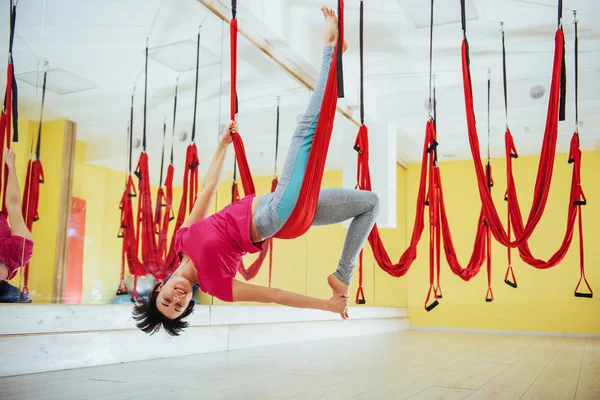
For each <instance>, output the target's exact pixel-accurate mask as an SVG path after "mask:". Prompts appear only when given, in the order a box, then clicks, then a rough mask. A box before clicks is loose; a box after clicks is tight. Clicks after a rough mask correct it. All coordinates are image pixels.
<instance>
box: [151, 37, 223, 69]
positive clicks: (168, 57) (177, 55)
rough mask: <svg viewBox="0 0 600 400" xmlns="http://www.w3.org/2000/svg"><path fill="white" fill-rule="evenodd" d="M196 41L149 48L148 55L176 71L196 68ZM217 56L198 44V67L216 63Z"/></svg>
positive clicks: (217, 60) (218, 60)
mask: <svg viewBox="0 0 600 400" xmlns="http://www.w3.org/2000/svg"><path fill="white" fill-rule="evenodd" d="M196 52H197V42H196V41H194V40H184V41H182V42H176V43H170V44H167V45H164V46H158V47H153V48H151V49H149V51H148V56H149V57H150V58H152V59H153V60H155V61H158V62H159V63H161V64H163V65H165V66H167V67H169V68H171V69H173V70H175V71H177V72H184V71H189V70H191V69H195V68H196ZM219 62H220V59H219V57H217V55H216V54H214V53H213V52H211V51H210V50H209V49H207V48H206V47H204V46H202V45H201V46H200V67H207V66H209V65H214V64H218V63H219Z"/></svg>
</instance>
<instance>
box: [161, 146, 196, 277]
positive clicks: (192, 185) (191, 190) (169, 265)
mask: <svg viewBox="0 0 600 400" xmlns="http://www.w3.org/2000/svg"><path fill="white" fill-rule="evenodd" d="M199 164H200V160H199V158H198V148H197V147H196V144H195V143H192V144H190V145H188V147H187V150H186V154H185V169H184V173H183V190H182V192H181V200H180V202H179V209H178V212H177V219H176V220H175V229H174V230H173V236H172V237H171V242H170V244H169V251H168V252H167V256H166V259H165V265H164V268H163V275H161V277H160V279H163V280H164V279H166V278H167V277H169V276H170V275H171V274H172V273H173V272H174V271H175V269H177V265H178V264H179V256H178V254H177V252H176V251H175V234H176V233H177V230H178V229H179V228H181V225H183V221H185V217H186V215H187V214H188V204H189V212H191V211H192V208H193V207H194V203H195V202H196V198H197V197H198V165H199ZM167 178H168V173H167ZM172 196H173V194H172V193H171V198H172ZM168 198H169V192H168V191H167V201H168Z"/></svg>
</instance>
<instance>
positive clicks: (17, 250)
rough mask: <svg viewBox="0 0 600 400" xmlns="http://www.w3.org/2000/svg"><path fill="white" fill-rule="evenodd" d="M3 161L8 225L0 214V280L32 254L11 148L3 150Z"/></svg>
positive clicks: (12, 273)
mask: <svg viewBox="0 0 600 400" xmlns="http://www.w3.org/2000/svg"><path fill="white" fill-rule="evenodd" d="M4 162H5V163H6V167H7V168H8V178H7V179H8V180H7V182H6V194H5V197H6V211H7V213H8V219H10V226H9V225H8V222H7V221H6V218H4V215H3V214H0V281H4V280H6V281H7V280H10V279H12V278H13V277H14V276H15V275H16V274H17V270H18V269H19V268H21V267H22V266H24V265H26V264H27V263H28V262H29V260H30V259H31V255H32V254H33V236H32V235H31V232H29V229H27V225H26V224H25V220H24V219H23V214H22V210H21V192H20V190H19V181H18V180H17V172H16V167H15V153H13V151H12V150H11V149H7V150H5V152H4Z"/></svg>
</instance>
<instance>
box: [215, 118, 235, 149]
mask: <svg viewBox="0 0 600 400" xmlns="http://www.w3.org/2000/svg"><path fill="white" fill-rule="evenodd" d="M237 132H238V126H237V122H235V121H229V122H228V123H227V125H225V128H223V133H222V134H221V139H220V140H219V144H221V145H223V146H225V147H227V146H229V145H230V144H231V142H232V141H233V138H232V137H231V134H232V133H237Z"/></svg>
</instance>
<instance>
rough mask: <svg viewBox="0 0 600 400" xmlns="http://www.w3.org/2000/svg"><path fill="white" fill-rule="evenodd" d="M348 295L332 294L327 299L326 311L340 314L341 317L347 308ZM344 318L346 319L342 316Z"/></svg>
mask: <svg viewBox="0 0 600 400" xmlns="http://www.w3.org/2000/svg"><path fill="white" fill-rule="evenodd" d="M348 301H349V300H348V297H345V296H334V297H332V298H331V299H329V300H327V311H331V312H334V313H338V314H341V315H342V317H343V316H344V314H345V310H346V309H347V308H348ZM344 319H346V318H345V317H344Z"/></svg>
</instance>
